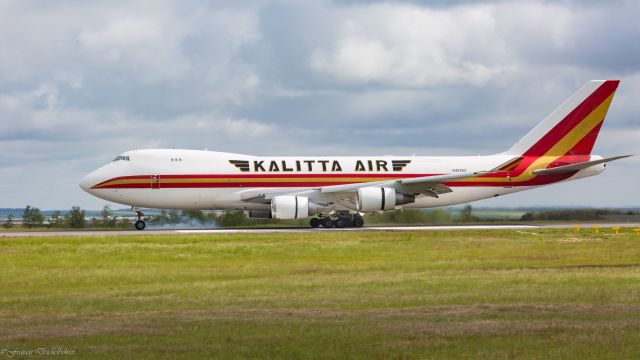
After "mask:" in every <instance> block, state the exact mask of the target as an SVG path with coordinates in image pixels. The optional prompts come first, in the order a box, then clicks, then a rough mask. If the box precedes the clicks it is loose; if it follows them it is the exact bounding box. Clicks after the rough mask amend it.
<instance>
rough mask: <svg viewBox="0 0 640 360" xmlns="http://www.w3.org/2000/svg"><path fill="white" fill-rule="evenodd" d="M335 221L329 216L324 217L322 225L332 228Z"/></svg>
mask: <svg viewBox="0 0 640 360" xmlns="http://www.w3.org/2000/svg"><path fill="white" fill-rule="evenodd" d="M333 225H334V224H333V221H332V220H331V219H329V218H324V219H322V227H326V228H332V227H333Z"/></svg>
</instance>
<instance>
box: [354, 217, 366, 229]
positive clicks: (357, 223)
mask: <svg viewBox="0 0 640 360" xmlns="http://www.w3.org/2000/svg"><path fill="white" fill-rule="evenodd" d="M362 225H364V220H363V219H362V218H361V217H357V218H355V219H353V226H355V227H362Z"/></svg>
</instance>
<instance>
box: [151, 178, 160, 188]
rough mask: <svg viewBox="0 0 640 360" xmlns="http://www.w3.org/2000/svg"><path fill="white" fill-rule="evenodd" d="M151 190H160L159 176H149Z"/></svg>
mask: <svg viewBox="0 0 640 360" xmlns="http://www.w3.org/2000/svg"><path fill="white" fill-rule="evenodd" d="M151 188H152V189H160V175H151Z"/></svg>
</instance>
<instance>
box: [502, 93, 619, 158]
mask: <svg viewBox="0 0 640 360" xmlns="http://www.w3.org/2000/svg"><path fill="white" fill-rule="evenodd" d="M619 83H620V80H591V81H589V82H588V83H586V84H585V85H584V86H583V87H582V88H580V90H578V91H577V92H576V93H575V94H573V95H572V96H571V97H570V98H569V99H567V100H566V101H565V102H564V103H563V104H562V105H560V106H559V107H558V108H557V109H555V110H554V111H553V112H552V113H551V114H550V115H549V116H547V117H546V118H545V119H544V120H543V121H542V122H541V123H540V124H538V125H537V126H536V127H535V128H533V130H531V131H529V133H527V135H525V136H524V137H523V138H522V139H520V141H518V142H517V143H516V144H515V145H513V146H512V147H511V148H510V149H509V150H507V151H506V152H505V153H506V154H512V155H515V156H521V155H522V156H543V155H547V156H550V155H556V156H558V155H559V156H562V155H590V154H591V150H592V149H593V145H594V144H595V141H596V138H597V137H598V133H599V131H600V127H601V126H602V123H603V121H604V118H605V116H606V115H607V110H609V105H610V104H611V100H612V99H613V95H614V94H615V91H616V89H617V88H618V84H619Z"/></svg>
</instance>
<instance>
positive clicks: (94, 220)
mask: <svg viewBox="0 0 640 360" xmlns="http://www.w3.org/2000/svg"><path fill="white" fill-rule="evenodd" d="M100 225H102V222H101V221H100V220H98V219H97V218H96V217H95V216H94V217H92V218H91V224H90V225H89V226H91V227H92V228H96V227H98V226H100Z"/></svg>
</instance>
